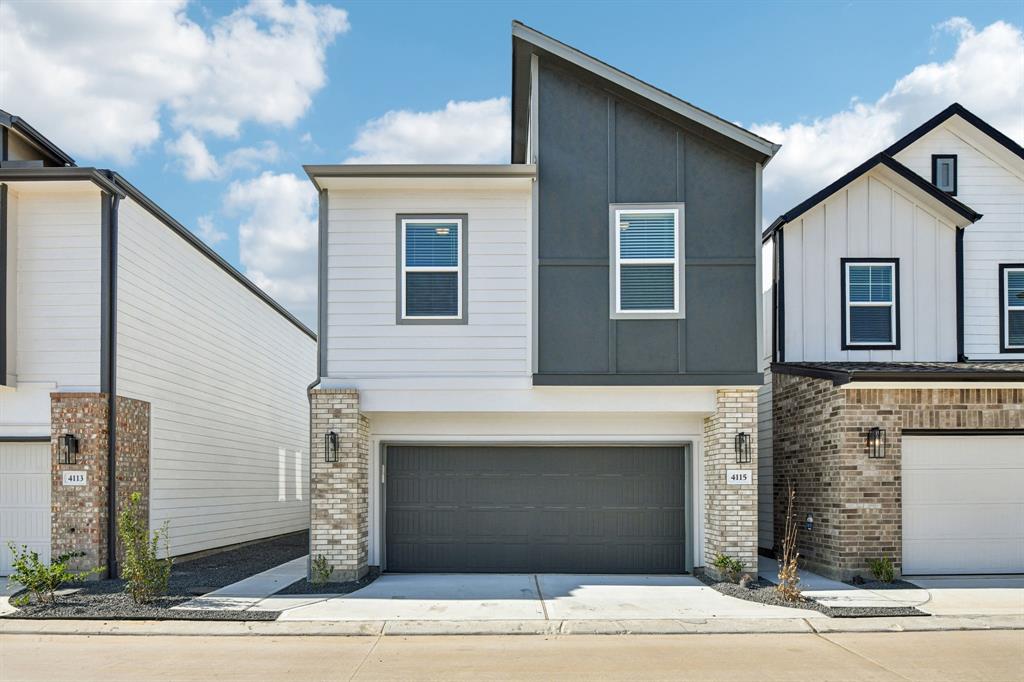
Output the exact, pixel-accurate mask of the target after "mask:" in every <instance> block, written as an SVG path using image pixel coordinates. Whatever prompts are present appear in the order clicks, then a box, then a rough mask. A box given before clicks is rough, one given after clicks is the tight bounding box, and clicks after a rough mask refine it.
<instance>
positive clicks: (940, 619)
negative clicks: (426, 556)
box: [0, 616, 1024, 637]
mask: <svg viewBox="0 0 1024 682" xmlns="http://www.w3.org/2000/svg"><path fill="white" fill-rule="evenodd" d="M837 621H838V622H837ZM958 630H960V631H962V630H1024V616H933V617H931V618H919V617H889V618H886V617H882V618H860V619H845V618H844V619H837V620H833V619H825V618H808V619H804V618H778V619H745V618H729V619H725V618H723V619H717V620H716V619H709V620H560V621H558V620H555V621H551V620H512V621H509V620H493V621H443V620H438V621H422V620H420V621H415V620H410V621H331V622H326V621H249V622H243V621H74V620H27V619H26V620H16V619H4V620H0V635H122V636H156V635H163V636H176V637H246V636H272V637H290V636H319V637H323V636H343V637H367V636H369V637H378V636H383V635H389V636H399V637H405V636H419V635H548V636H561V635H701V634H801V633H802V634H813V633H820V634H831V633H839V632H852V633H856V632H939V631H958Z"/></svg>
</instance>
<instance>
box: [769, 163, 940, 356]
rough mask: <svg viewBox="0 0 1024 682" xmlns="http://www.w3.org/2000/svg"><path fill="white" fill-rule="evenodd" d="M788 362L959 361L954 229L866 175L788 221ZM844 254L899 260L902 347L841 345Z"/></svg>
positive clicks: (853, 256)
mask: <svg viewBox="0 0 1024 682" xmlns="http://www.w3.org/2000/svg"><path fill="white" fill-rule="evenodd" d="M785 229H786V240H785V247H784V248H785V250H786V253H785V262H786V275H785V276H786V286H785V297H786V301H785V309H786V325H785V327H786V329H785V333H786V344H785V348H786V361H787V362H801V361H803V362H822V361H830V362H835V361H850V362H868V361H873V362H885V361H922V362H924V361H943V362H953V361H955V360H956V306H955V304H954V301H956V229H955V228H954V227H953V226H952V225H950V224H948V223H946V222H944V221H943V220H942V219H940V218H938V217H936V216H935V215H934V214H933V213H932V212H930V211H929V210H928V209H926V208H924V207H923V206H921V205H920V204H918V203H916V202H915V201H914V200H912V199H911V198H910V197H908V196H907V195H906V194H904V193H902V192H901V191H900V190H899V189H897V188H895V187H893V186H892V185H890V184H889V183H887V182H885V181H884V180H882V179H880V178H878V177H876V176H874V175H867V176H864V177H861V178H859V179H857V180H855V181H854V182H852V183H850V184H849V185H848V186H847V187H845V188H844V189H842V190H840V191H838V192H836V193H835V194H833V195H832V196H831V197H829V198H828V199H826V200H825V201H823V202H821V203H820V204H818V205H817V206H815V207H814V208H811V209H809V210H808V211H806V212H805V213H804V214H803V215H802V216H800V217H799V218H797V219H795V220H793V221H792V222H791V223H789V224H788V225H787V226H786V228H785ZM842 258H898V259H899V271H900V272H899V278H900V289H899V309H900V348H899V350H850V351H844V350H842V345H843V343H842V316H843V314H844V311H843V303H842V271H841V268H840V261H841V259H842Z"/></svg>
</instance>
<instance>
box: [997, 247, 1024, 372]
mask: <svg viewBox="0 0 1024 682" xmlns="http://www.w3.org/2000/svg"><path fill="white" fill-rule="evenodd" d="M1002 270H1003V281H1002V282H1001V283H1000V284H1001V286H1002V287H1003V295H1002V299H1003V309H1002V311H1001V314H1002V316H1003V348H1005V349H1006V350H1007V351H1008V352H1015V351H1024V344H1016V345H1014V344H1011V343H1010V311H1011V310H1020V311H1024V302H1021V303H1020V304H1017V305H1011V303H1010V273H1011V272H1024V267H1017V266H1010V265H1006V266H1003V268H1002Z"/></svg>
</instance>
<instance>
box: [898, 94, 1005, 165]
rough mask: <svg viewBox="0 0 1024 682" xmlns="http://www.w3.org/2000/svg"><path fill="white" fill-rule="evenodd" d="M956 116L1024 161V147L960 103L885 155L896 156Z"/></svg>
mask: <svg viewBox="0 0 1024 682" xmlns="http://www.w3.org/2000/svg"><path fill="white" fill-rule="evenodd" d="M954 116H959V117H960V118H962V119H963V120H964V121H966V122H967V123H970V124H971V125H972V126H974V127H975V128H977V129H978V130H980V131H981V132H982V133H984V134H985V135H987V136H989V137H990V138H992V140H993V141H995V142H996V143H998V144H999V145H1001V146H1003V147H1005V148H1006V149H1007V150H1008V151H1009V152H1010V153H1012V154H1014V155H1016V156H1018V157H1020V158H1022V159H1024V147H1021V146H1020V145H1019V144H1017V143H1016V142H1014V141H1013V140H1012V139H1011V138H1010V137H1009V136H1007V135H1005V134H1004V133H1001V132H999V131H998V130H996V129H995V128H993V127H992V126H991V125H989V124H988V123H986V122H985V121H983V120H981V118H979V117H978V116H977V115H976V114H973V113H971V112H970V111H968V110H967V109H966V108H965V107H964V106H963V105H962V104H960V103H959V102H953V103H952V104H950V105H949V106H948V107H946V108H945V109H943V110H942V111H940V112H939V113H937V114H936V115H935V116H932V117H931V118H930V119H928V120H927V121H925V122H924V123H922V124H921V125H919V126H918V127H916V128H914V129H913V130H911V131H910V132H909V133H907V134H906V135H904V136H903V137H901V138H900V139H898V140H896V141H895V142H893V143H892V144H891V145H889V147H888V148H887V149H886V150H885V152H884V153H886V154H888V155H889V156H895V155H896V154H898V153H899V152H901V151H903V150H904V149H906V148H907V147H909V146H910V145H912V144H914V143H915V142H917V141H918V140H920V139H921V138H922V137H924V136H925V135H927V134H928V133H930V132H931V131H933V130H935V129H936V128H938V127H939V126H940V125H942V124H943V123H945V122H946V121H948V120H949V119H951V118H953V117H954Z"/></svg>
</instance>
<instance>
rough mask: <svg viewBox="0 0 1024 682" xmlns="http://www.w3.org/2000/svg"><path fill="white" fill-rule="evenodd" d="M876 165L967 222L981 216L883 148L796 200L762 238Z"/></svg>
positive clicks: (768, 237) (769, 235) (978, 218)
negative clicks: (840, 175)
mask: <svg viewBox="0 0 1024 682" xmlns="http://www.w3.org/2000/svg"><path fill="white" fill-rule="evenodd" d="M879 167H882V168H886V169H888V170H890V171H892V172H893V173H895V174H896V175H898V176H899V177H901V178H903V179H904V180H906V181H907V182H908V183H910V184H911V185H912V186H913V187H914V188H915V189H917V190H919V191H920V192H921V193H923V194H924V195H926V196H928V197H930V198H932V199H933V200H935V201H937V202H939V203H940V204H942V205H943V206H945V207H946V208H948V209H949V210H950V211H952V212H953V213H955V214H957V215H958V216H961V217H962V218H963V220H964V221H966V222H967V223H974V222H977V221H978V220H980V219H981V216H982V214H981V213H978V212H977V211H975V210H974V209H973V208H971V207H970V206H968V205H967V204H964V203H963V202H961V201H958V200H957V199H956V198H955V197H952V196H950V195H949V194H947V193H946V192H943V191H942V190H940V189H939V188H938V187H936V186H935V185H933V184H932V183H930V182H928V181H927V180H925V179H924V178H922V177H921V176H920V175H918V174H917V173H915V172H914V171H912V170H910V169H909V168H907V167H906V166H904V165H903V164H902V163H900V162H899V161H897V160H896V159H894V158H892V156H891V155H890V154H889V153H888V152H887V151H885V152H881V153H879V154H875V155H874V156H872V157H871V158H870V159H868V160H867V161H865V162H864V163H862V164H860V165H859V166H857V167H856V168H854V169H853V170H851V171H850V172H849V173H847V174H846V175H844V176H842V177H841V178H839V179H838V180H836V181H835V182H832V183H830V184H829V185H827V186H826V187H824V188H823V189H821V190H820V191H818V192H815V193H814V194H812V195H811V196H810V197H808V198H807V199H805V200H804V201H801V202H800V203H799V204H797V205H796V206H794V207H793V208H791V209H789V210H788V211H786V212H785V213H783V214H782V215H780V216H779V217H778V218H776V219H775V221H774V222H772V224H771V225H769V226H768V229H766V230H765V231H764V234H763V235H762V241H767V240H768V239H770V238H771V236H772V235H773V234H775V233H776V232H778V231H779V230H780V229H782V227H783V226H785V225H786V223H789V222H791V221H793V220H795V219H797V218H799V217H800V216H801V215H803V214H804V213H806V212H807V211H808V210H809V209H811V208H814V207H815V206H817V205H818V204H820V203H821V202H822V201H824V200H825V199H828V198H829V197H830V196H832V195H833V194H835V193H836V192H838V191H839V190H841V189H842V188H843V187H846V186H847V185H849V184H850V183H852V182H853V181H854V180H856V179H857V178H859V177H861V176H862V175H865V174H866V173H869V172H870V171H872V170H874V169H875V168H879Z"/></svg>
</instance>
